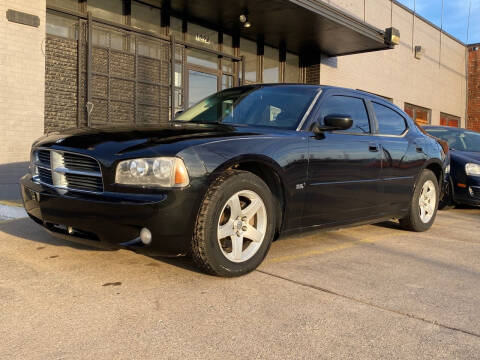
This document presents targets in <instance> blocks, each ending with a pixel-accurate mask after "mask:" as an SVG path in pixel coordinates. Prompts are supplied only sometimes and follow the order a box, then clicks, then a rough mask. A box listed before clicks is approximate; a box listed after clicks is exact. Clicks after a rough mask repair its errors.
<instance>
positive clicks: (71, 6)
mask: <svg viewBox="0 0 480 360" xmlns="http://www.w3.org/2000/svg"><path fill="white" fill-rule="evenodd" d="M47 6H55V7H58V8H62V9H66V10H72V11H78V0H47Z"/></svg>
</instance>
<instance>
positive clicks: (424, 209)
mask: <svg viewBox="0 0 480 360" xmlns="http://www.w3.org/2000/svg"><path fill="white" fill-rule="evenodd" d="M439 194H440V192H439V189H438V182H437V177H436V176H435V174H434V173H433V172H432V171H431V170H428V169H425V170H423V171H422V173H421V174H420V177H419V178H418V180H417V183H416V185H415V191H414V192H413V198H412V202H411V204H410V209H409V213H408V215H407V216H405V217H404V218H402V219H400V225H401V226H402V227H403V228H404V229H408V230H413V231H419V232H420V231H426V230H428V229H430V227H431V226H432V224H433V222H434V221H435V217H436V215H437V207H438V199H439Z"/></svg>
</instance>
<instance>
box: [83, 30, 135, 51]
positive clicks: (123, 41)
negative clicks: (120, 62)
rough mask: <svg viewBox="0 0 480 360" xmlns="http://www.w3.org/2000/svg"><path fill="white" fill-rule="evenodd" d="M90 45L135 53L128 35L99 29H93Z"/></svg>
mask: <svg viewBox="0 0 480 360" xmlns="http://www.w3.org/2000/svg"><path fill="white" fill-rule="evenodd" d="M92 44H93V45H94V46H99V47H104V48H110V49H113V50H119V51H128V52H134V51H135V49H134V42H133V41H132V39H131V38H130V36H129V35H127V34H125V33H123V32H120V31H114V30H111V29H104V28H101V27H95V28H93V30H92Z"/></svg>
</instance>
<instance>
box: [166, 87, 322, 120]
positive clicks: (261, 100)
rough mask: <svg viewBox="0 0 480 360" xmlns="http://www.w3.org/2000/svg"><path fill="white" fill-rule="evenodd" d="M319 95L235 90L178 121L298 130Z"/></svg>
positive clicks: (303, 89) (288, 90) (299, 89)
mask: <svg viewBox="0 0 480 360" xmlns="http://www.w3.org/2000/svg"><path fill="white" fill-rule="evenodd" d="M317 92H318V88H314V87H304V86H295V85H290V86H254V87H239V88H232V89H228V90H224V91H221V92H219V93H217V94H214V95H212V96H209V97H207V98H206V99H204V100H202V101H200V102H199V103H197V104H196V105H194V106H192V107H191V108H190V109H188V110H187V111H185V112H183V113H181V114H179V115H178V116H177V117H176V118H175V121H182V122H192V123H204V124H209V123H223V124H235V125H246V126H270V127H277V128H282V129H296V127H297V126H298V124H299V122H300V119H301V118H302V116H303V115H304V114H305V112H306V110H307V108H308V107H309V105H310V103H311V102H312V101H313V98H314V97H315V94H316V93H317Z"/></svg>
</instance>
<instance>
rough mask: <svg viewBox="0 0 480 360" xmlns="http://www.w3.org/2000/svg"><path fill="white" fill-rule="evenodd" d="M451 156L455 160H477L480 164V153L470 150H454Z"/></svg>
mask: <svg viewBox="0 0 480 360" xmlns="http://www.w3.org/2000/svg"><path fill="white" fill-rule="evenodd" d="M450 156H451V159H452V160H453V161H462V162H475V163H478V164H480V153H479V152H470V151H460V150H452V151H450Z"/></svg>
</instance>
